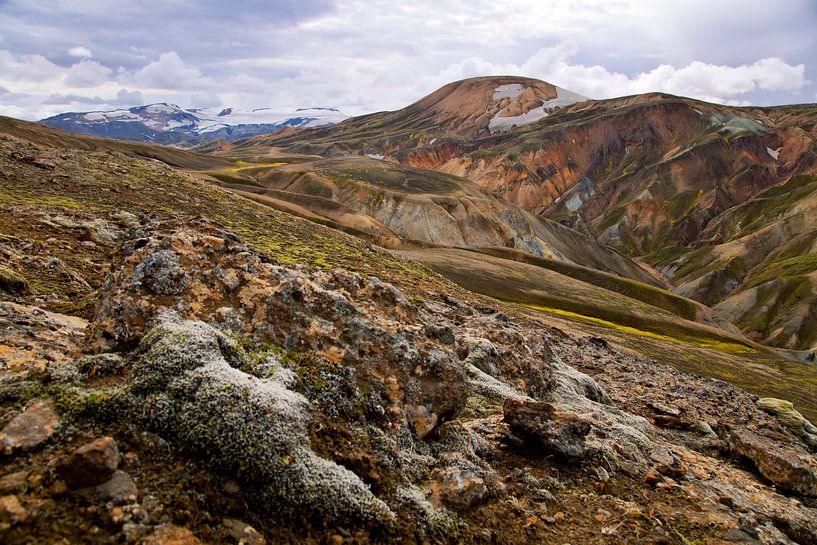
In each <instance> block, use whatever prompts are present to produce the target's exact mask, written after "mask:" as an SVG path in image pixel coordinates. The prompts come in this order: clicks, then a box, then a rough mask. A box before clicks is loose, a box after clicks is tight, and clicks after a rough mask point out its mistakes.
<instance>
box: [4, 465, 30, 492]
mask: <svg viewBox="0 0 817 545" xmlns="http://www.w3.org/2000/svg"><path fill="white" fill-rule="evenodd" d="M26 477H27V475H26V472H25V471H16V472H14V473H9V474H8V475H3V477H0V494H13V493H16V492H20V491H22V490H24V489H25V488H26V486H28V481H27V480H26Z"/></svg>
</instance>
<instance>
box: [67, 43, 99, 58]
mask: <svg viewBox="0 0 817 545" xmlns="http://www.w3.org/2000/svg"><path fill="white" fill-rule="evenodd" d="M66 54H67V55H68V56H69V57H78V58H85V59H90V58H91V57H92V56H93V55H92V54H91V50H90V49H88V48H87V47H83V46H81V45H78V46H76V47H72V48H71V49H69V50H68V51H67V52H66Z"/></svg>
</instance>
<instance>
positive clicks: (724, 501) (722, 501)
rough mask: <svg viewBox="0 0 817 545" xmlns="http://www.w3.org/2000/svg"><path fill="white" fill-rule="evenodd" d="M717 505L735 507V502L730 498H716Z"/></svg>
mask: <svg viewBox="0 0 817 545" xmlns="http://www.w3.org/2000/svg"><path fill="white" fill-rule="evenodd" d="M718 503H720V504H721V505H725V506H726V507H729V508H732V507H734V506H735V500H734V498H732V497H731V496H718Z"/></svg>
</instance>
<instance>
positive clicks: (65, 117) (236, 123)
mask: <svg viewBox="0 0 817 545" xmlns="http://www.w3.org/2000/svg"><path fill="white" fill-rule="evenodd" d="M344 119H346V116H344V115H343V114H341V113H340V112H339V111H338V110H336V109H334V108H302V109H298V110H296V111H295V112H292V113H280V112H275V111H273V110H272V109H271V108H259V109H255V110H236V109H233V108H223V109H211V108H195V109H188V110H186V109H183V108H180V107H179V106H176V105H175V104H167V103H159V104H150V105H147V106H136V107H134V108H128V109H126V110H109V111H96V112H71V113H64V114H59V115H55V116H53V117H49V118H46V119H43V120H41V121H40V123H43V124H44V125H48V126H49V127H54V128H57V129H63V130H67V131H71V132H77V133H81V134H91V135H96V136H105V137H109V138H118V139H121V140H131V141H135V142H152V143H156V144H177V145H185V146H194V145H198V144H201V143H204V142H208V141H213V140H226V141H234V140H240V139H243V138H248V137H250V136H255V135H258V134H270V133H274V132H277V131H280V130H283V129H285V128H287V127H322V126H326V125H332V124H334V123H338V122H340V121H343V120H344Z"/></svg>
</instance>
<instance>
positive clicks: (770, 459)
mask: <svg viewBox="0 0 817 545" xmlns="http://www.w3.org/2000/svg"><path fill="white" fill-rule="evenodd" d="M729 445H730V448H731V451H732V453H733V454H735V455H738V456H742V457H744V458H747V459H748V460H750V461H751V462H752V463H753V464H754V465H755V467H756V468H757V470H758V471H759V472H760V474H761V475H763V476H764V477H766V478H767V479H769V480H770V481H771V482H772V483H774V484H775V485H777V486H778V487H780V488H782V489H784V490H787V491H789V492H794V493H795V494H801V495H803V496H817V468H816V467H815V466H814V461H813V460H809V459H807V457H805V456H801V455H798V454H797V453H795V452H793V451H791V450H789V449H784V448H781V447H778V446H777V445H775V444H773V443H772V442H771V440H769V439H766V438H764V437H762V436H760V435H758V434H756V433H754V432H752V431H750V430H747V429H744V428H739V429H734V430H732V432H731V434H730V439H729Z"/></svg>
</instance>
